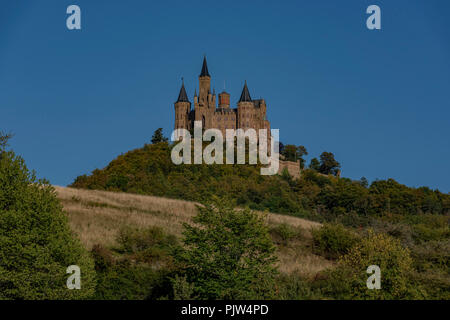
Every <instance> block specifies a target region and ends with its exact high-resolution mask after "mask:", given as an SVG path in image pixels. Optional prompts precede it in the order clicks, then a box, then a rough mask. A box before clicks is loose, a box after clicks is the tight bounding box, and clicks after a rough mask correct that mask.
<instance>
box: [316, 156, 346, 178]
mask: <svg viewBox="0 0 450 320" xmlns="http://www.w3.org/2000/svg"><path fill="white" fill-rule="evenodd" d="M340 167H341V165H340V164H339V162H337V161H336V160H335V159H334V154H333V153H331V152H322V154H321V155H320V167H319V172H320V173H323V174H333V175H337V173H338V172H339V168H340Z"/></svg>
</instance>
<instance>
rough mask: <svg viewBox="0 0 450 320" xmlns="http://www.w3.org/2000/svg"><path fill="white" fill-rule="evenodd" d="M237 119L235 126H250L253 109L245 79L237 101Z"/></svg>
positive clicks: (243, 127) (244, 127) (245, 127)
mask: <svg viewBox="0 0 450 320" xmlns="http://www.w3.org/2000/svg"><path fill="white" fill-rule="evenodd" d="M237 105H238V110H237V111H238V121H237V127H238V128H242V129H247V128H249V127H253V126H252V124H253V123H252V122H253V111H254V110H253V109H254V105H253V102H252V98H251V96H250V92H249V91H248V87H247V81H245V84H244V88H243V89H242V93H241V97H240V99H239V102H238V104H237Z"/></svg>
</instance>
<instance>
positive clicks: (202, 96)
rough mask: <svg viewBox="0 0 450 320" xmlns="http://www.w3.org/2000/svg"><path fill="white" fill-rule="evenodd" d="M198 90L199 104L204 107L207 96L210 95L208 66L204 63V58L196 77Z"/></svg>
mask: <svg viewBox="0 0 450 320" xmlns="http://www.w3.org/2000/svg"><path fill="white" fill-rule="evenodd" d="M198 80H199V83H200V88H199V103H200V104H203V105H204V106H205V105H207V104H208V101H209V95H210V94H211V76H210V75H209V71H208V64H207V62H206V56H205V57H203V65H202V71H201V72H200V76H199V77H198Z"/></svg>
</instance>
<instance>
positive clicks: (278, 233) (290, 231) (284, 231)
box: [270, 223, 302, 246]
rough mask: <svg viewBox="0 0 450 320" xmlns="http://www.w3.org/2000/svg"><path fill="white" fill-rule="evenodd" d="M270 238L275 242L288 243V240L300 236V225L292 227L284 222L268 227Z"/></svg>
mask: <svg viewBox="0 0 450 320" xmlns="http://www.w3.org/2000/svg"><path fill="white" fill-rule="evenodd" d="M270 234H271V235H272V239H274V241H275V242H276V243H280V244H283V245H285V246H286V245H288V243H289V241H291V240H294V239H300V238H301V236H302V229H301V228H300V227H298V228H294V227H292V226H290V225H288V224H286V223H281V224H278V225H276V226H275V227H272V228H271V229H270Z"/></svg>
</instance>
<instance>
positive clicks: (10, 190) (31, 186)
mask: <svg viewBox="0 0 450 320" xmlns="http://www.w3.org/2000/svg"><path fill="white" fill-rule="evenodd" d="M3 137H4V136H3ZM2 141H6V140H2ZM71 265H77V266H78V267H80V270H81V289H80V290H77V289H74V290H69V289H68V288H67V285H66V283H67V280H68V277H69V276H70V274H67V273H66V270H67V268H68V267H69V266H71ZM94 290H95V271H94V264H93V261H92V259H91V258H90V256H89V254H88V252H87V251H86V250H85V249H84V248H83V247H82V245H81V243H80V242H79V241H78V239H76V238H74V237H73V235H72V232H71V230H70V228H69V224H68V220H67V217H66V215H65V213H64V211H63V208H62V206H61V204H60V203H59V201H58V199H57V198H56V195H55V191H54V189H53V187H52V186H50V185H49V184H48V182H46V181H45V180H36V177H35V174H34V172H33V173H30V172H29V171H28V169H27V167H26V166H25V163H24V160H23V159H22V158H20V157H18V156H15V154H14V152H12V151H2V153H1V157H0V300H2V299H26V300H30V299H77V298H89V297H90V296H92V294H93V293H94Z"/></svg>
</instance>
